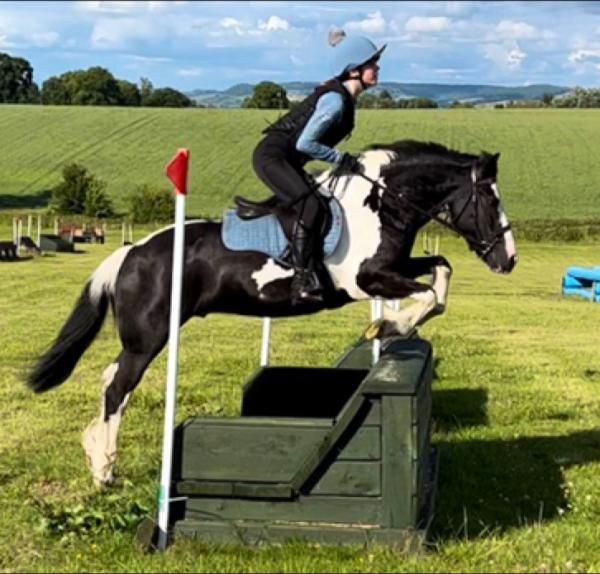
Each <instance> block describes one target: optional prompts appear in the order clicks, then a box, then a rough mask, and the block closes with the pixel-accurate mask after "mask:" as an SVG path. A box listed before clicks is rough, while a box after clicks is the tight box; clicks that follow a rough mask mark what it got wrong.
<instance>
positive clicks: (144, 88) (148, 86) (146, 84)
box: [140, 78, 154, 106]
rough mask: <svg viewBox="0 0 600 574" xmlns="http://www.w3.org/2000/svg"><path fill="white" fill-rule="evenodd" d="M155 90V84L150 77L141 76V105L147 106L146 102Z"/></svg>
mask: <svg viewBox="0 0 600 574" xmlns="http://www.w3.org/2000/svg"><path fill="white" fill-rule="evenodd" d="M153 91H154V86H153V85H152V82H151V81H150V80H149V79H148V78H140V97H141V102H140V103H141V105H142V106H145V105H146V102H147V101H148V99H149V98H150V96H151V95H152V92H153Z"/></svg>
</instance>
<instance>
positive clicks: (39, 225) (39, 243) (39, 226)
mask: <svg viewBox="0 0 600 574" xmlns="http://www.w3.org/2000/svg"><path fill="white" fill-rule="evenodd" d="M37 246H38V247H39V248H40V249H41V248H42V216H41V215H38V220H37Z"/></svg>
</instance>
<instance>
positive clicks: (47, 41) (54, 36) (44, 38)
mask: <svg viewBox="0 0 600 574" xmlns="http://www.w3.org/2000/svg"><path fill="white" fill-rule="evenodd" d="M29 39H30V40H31V43H32V44H33V45H34V46H35V47H36V48H50V47H52V46H56V45H57V44H58V43H59V41H60V34H59V33H58V32H52V31H50V32H33V33H32V34H31V35H30V36H29Z"/></svg>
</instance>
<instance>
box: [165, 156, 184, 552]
mask: <svg viewBox="0 0 600 574" xmlns="http://www.w3.org/2000/svg"><path fill="white" fill-rule="evenodd" d="M188 158H189V151H188V150H186V149H180V150H179V151H178V152H177V155H176V156H175V158H174V159H173V161H172V162H171V163H170V164H169V165H168V166H167V175H168V177H169V178H170V179H171V181H173V183H175V227H174V239H173V273H172V283H171V318H170V321H169V356H168V364H167V388H166V400H165V427H164V435H163V451H162V468H161V474H160V490H159V495H158V549H159V550H164V549H165V548H166V546H167V542H168V528H169V504H170V502H171V470H172V469H171V467H172V462H173V434H174V431H175V407H176V402H177V365H178V358H179V357H178V356H179V324H180V313H181V287H182V278H183V277H182V276H183V262H184V248H185V196H186V193H187V167H188Z"/></svg>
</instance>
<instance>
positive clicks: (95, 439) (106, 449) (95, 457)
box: [82, 350, 154, 486]
mask: <svg viewBox="0 0 600 574" xmlns="http://www.w3.org/2000/svg"><path fill="white" fill-rule="evenodd" d="M153 357H154V353H152V354H146V353H132V352H130V351H127V350H123V351H122V352H121V354H120V355H119V356H118V357H117V360H116V361H115V362H114V363H111V365H109V367H108V368H107V369H106V370H105V371H104V373H103V375H102V378H103V380H104V386H103V396H102V400H101V405H100V416H99V417H98V418H96V419H94V420H93V421H92V422H91V424H90V425H89V426H88V427H87V429H86V430H85V431H84V433H83V438H82V443H83V448H84V449H85V453H86V456H87V461H88V466H89V468H90V470H91V472H92V475H93V478H94V483H95V484H96V485H97V486H103V485H108V484H110V483H111V482H112V481H113V467H114V464H115V461H116V459H117V436H118V433H119V425H120V424H121V418H122V417H123V413H124V411H125V408H126V406H127V402H128V401H129V397H130V396H131V393H132V392H133V390H134V389H135V387H136V385H137V384H138V383H139V381H140V379H141V378H142V375H143V374H144V371H145V370H146V367H147V366H148V365H149V364H150V362H151V361H152V359H153Z"/></svg>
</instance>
